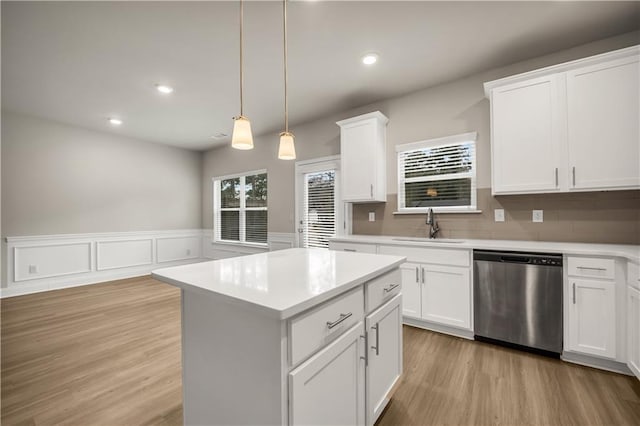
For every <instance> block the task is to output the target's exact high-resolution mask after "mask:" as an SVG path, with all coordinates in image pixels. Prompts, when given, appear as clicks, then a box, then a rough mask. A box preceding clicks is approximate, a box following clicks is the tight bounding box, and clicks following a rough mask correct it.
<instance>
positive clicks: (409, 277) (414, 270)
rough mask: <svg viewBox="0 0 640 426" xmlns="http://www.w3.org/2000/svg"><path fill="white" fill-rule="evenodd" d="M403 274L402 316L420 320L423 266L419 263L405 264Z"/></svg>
mask: <svg viewBox="0 0 640 426" xmlns="http://www.w3.org/2000/svg"><path fill="white" fill-rule="evenodd" d="M400 271H401V272H402V294H404V297H403V299H402V314H403V315H404V316H406V317H411V318H420V317H421V316H422V296H421V292H422V288H421V284H420V282H421V281H420V274H421V271H422V265H420V264H419V263H409V262H407V263H403V264H402V265H400Z"/></svg>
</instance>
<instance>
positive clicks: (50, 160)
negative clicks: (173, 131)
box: [1, 111, 201, 258]
mask: <svg viewBox="0 0 640 426" xmlns="http://www.w3.org/2000/svg"><path fill="white" fill-rule="evenodd" d="M200 170H201V153H199V152H193V151H187V150H183V149H178V148H171V147H166V146H162V145H157V144H152V143H148V142H142V141H138V140H133V139H128V138H123V137H117V136H113V135H110V134H106V133H100V132H95V131H90V130H84V129H80V128H77V127H72V126H67V125H62V124H59V123H55V122H51V121H47V120H42V119H38V118H34V117H29V116H25V115H20V114H15V113H10V112H7V111H3V112H2V228H1V229H2V236H3V237H5V236H26V235H48V234H69V233H90V232H115V231H143V230H168V229H193V228H200V227H201V213H200V212H201V198H200V193H201V188H200V187H201V176H200V175H201V173H200ZM3 258H4V256H3Z"/></svg>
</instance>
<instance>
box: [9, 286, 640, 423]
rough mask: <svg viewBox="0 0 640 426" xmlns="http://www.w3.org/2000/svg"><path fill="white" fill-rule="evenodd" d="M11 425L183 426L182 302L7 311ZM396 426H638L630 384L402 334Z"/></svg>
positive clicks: (151, 294)
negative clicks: (402, 352) (402, 363)
mask: <svg viewBox="0 0 640 426" xmlns="http://www.w3.org/2000/svg"><path fill="white" fill-rule="evenodd" d="M0 303H1V306H0V307H1V309H2V317H1V320H2V324H1V327H2V329H1V330H2V336H1V338H2V341H1V350H2V355H1V362H2V366H1V367H2V368H1V380H2V385H1V392H2V403H1V411H2V413H1V421H2V425H53V424H65V425H83V426H93V425H104V426H116V425H163V426H165V425H166V426H168V425H181V424H182V400H181V392H182V386H181V383H180V380H181V371H180V368H181V367H180V292H179V290H177V289H175V288H173V287H170V286H168V285H165V284H163V283H160V282H158V281H155V280H153V279H151V278H149V277H143V278H134V279H129V280H121V281H113V282H110V283H105V284H97V285H91V286H86V287H76V288H70V289H65V290H57V291H53V292H47V293H39V294H34V295H28V296H20V297H14V298H9V299H3V300H2V301H1V302H0ZM404 349H405V350H404V375H403V377H402V379H401V380H400V381H399V383H398V385H397V386H396V388H395V390H394V394H393V398H392V400H391V403H390V405H389V406H388V407H387V409H386V411H385V412H384V413H383V415H382V417H381V418H380V420H379V421H378V425H379V426H387V425H420V426H423V425H640V382H639V381H638V380H637V379H635V378H631V377H627V376H623V375H618V374H614V373H608V372H604V371H600V370H595V369H591V368H586V367H581V366H576V365H573V364H569V363H565V362H561V361H558V360H553V359H548V358H544V357H540V356H537V355H532V354H527V353H523V352H518V351H514V350H511V349H506V348H501V347H497V346H493V345H489V344H484V343H479V342H470V341H467V340H464V339H458V338H455V337H450V336H446V335H442V334H438V333H432V332H429V331H425V330H420V329H417V328H413V327H407V326H405V327H404Z"/></svg>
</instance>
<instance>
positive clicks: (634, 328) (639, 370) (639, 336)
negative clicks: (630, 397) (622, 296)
mask: <svg viewBox="0 0 640 426" xmlns="http://www.w3.org/2000/svg"><path fill="white" fill-rule="evenodd" d="M627 351H628V352H627V353H628V360H627V363H628V365H629V369H630V370H631V371H633V374H635V375H636V377H637V378H639V379H640V290H636V289H635V288H633V287H631V286H627Z"/></svg>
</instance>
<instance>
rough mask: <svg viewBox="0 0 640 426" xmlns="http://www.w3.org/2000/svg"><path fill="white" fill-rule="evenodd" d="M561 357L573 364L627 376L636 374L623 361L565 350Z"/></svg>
mask: <svg viewBox="0 0 640 426" xmlns="http://www.w3.org/2000/svg"><path fill="white" fill-rule="evenodd" d="M560 359H562V360H563V361H567V362H571V363H573V364H579V365H584V366H585V367H592V368H597V369H600V370H607V371H611V372H613V373H620V374H625V375H627V376H633V375H634V374H633V372H632V371H631V370H630V369H629V367H628V366H627V364H625V363H623V362H618V361H613V360H609V359H603V358H598V357H593V356H589V355H583V354H578V353H575V352H563V353H562V355H561V356H560Z"/></svg>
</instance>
